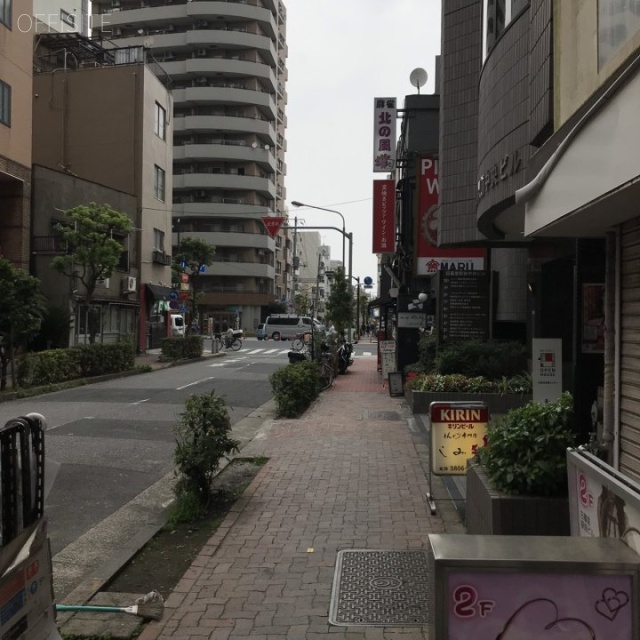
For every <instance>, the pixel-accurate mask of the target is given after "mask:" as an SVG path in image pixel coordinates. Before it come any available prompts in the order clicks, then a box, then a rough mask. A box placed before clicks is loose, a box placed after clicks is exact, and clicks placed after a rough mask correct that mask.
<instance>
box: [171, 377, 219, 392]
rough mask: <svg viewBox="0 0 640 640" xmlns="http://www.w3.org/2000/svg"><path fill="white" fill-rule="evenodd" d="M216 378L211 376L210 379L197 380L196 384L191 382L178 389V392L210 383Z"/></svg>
mask: <svg viewBox="0 0 640 640" xmlns="http://www.w3.org/2000/svg"><path fill="white" fill-rule="evenodd" d="M214 379H215V378H214V377H213V376H211V377H210V378H203V379H202V380H196V381H195V382H190V383H189V384H185V385H184V386H182V387H176V391H182V390H183V389H186V388H187V387H193V386H194V385H196V384H202V383H203V382H208V381H209V380H214Z"/></svg>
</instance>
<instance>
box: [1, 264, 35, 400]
mask: <svg viewBox="0 0 640 640" xmlns="http://www.w3.org/2000/svg"><path fill="white" fill-rule="evenodd" d="M0 300H2V304H1V305H0V390H2V391H4V390H5V389H6V388H7V373H8V370H9V365H11V382H12V384H13V386H14V387H15V386H16V365H15V356H16V353H17V351H18V350H19V349H20V348H21V347H24V346H25V345H26V344H27V343H28V342H29V340H30V339H31V338H32V337H33V336H35V335H36V334H37V333H38V331H39V330H40V325H41V323H42V317H43V316H44V314H45V310H46V300H45V298H44V296H43V295H42V293H41V292H40V281H39V280H38V279H37V278H34V277H33V276H30V275H29V274H28V273H25V272H24V271H23V270H22V269H18V268H17V267H14V266H13V265H12V264H11V263H10V262H9V261H8V260H6V259H4V258H0Z"/></svg>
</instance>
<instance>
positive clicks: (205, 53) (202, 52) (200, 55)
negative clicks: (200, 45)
mask: <svg viewBox="0 0 640 640" xmlns="http://www.w3.org/2000/svg"><path fill="white" fill-rule="evenodd" d="M196 55H197V56H199V57H200V58H202V57H203V56H206V55H207V50H206V49H198V50H197V51H196Z"/></svg>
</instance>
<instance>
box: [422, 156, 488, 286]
mask: <svg viewBox="0 0 640 640" xmlns="http://www.w3.org/2000/svg"><path fill="white" fill-rule="evenodd" d="M416 174H417V176H418V221H417V224H416V234H417V237H416V247H417V250H416V274H417V275H419V276H427V275H431V274H433V273H435V272H437V271H478V270H482V269H484V255H485V250H484V249H478V248H470V247H459V248H448V249H441V248H439V247H438V208H439V199H440V183H439V176H438V160H437V159H436V158H434V157H432V156H421V157H420V158H418V166H417V167H416Z"/></svg>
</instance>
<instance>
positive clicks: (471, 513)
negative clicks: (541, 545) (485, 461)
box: [465, 464, 571, 536]
mask: <svg viewBox="0 0 640 640" xmlns="http://www.w3.org/2000/svg"><path fill="white" fill-rule="evenodd" d="M466 489H467V491H466V504H465V506H466V520H467V521H466V527H467V533H470V534H479V535H509V536H523V535H532V536H568V535H571V531H570V523H569V498H568V497H563V498H545V497H540V498H535V497H531V496H511V495H508V494H506V493H502V492H501V491H496V490H495V489H494V488H493V487H492V486H491V485H490V484H489V479H488V478H487V475H486V474H485V472H484V469H483V468H482V467H481V466H480V465H478V464H470V465H469V467H468V468H467V487H466Z"/></svg>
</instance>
